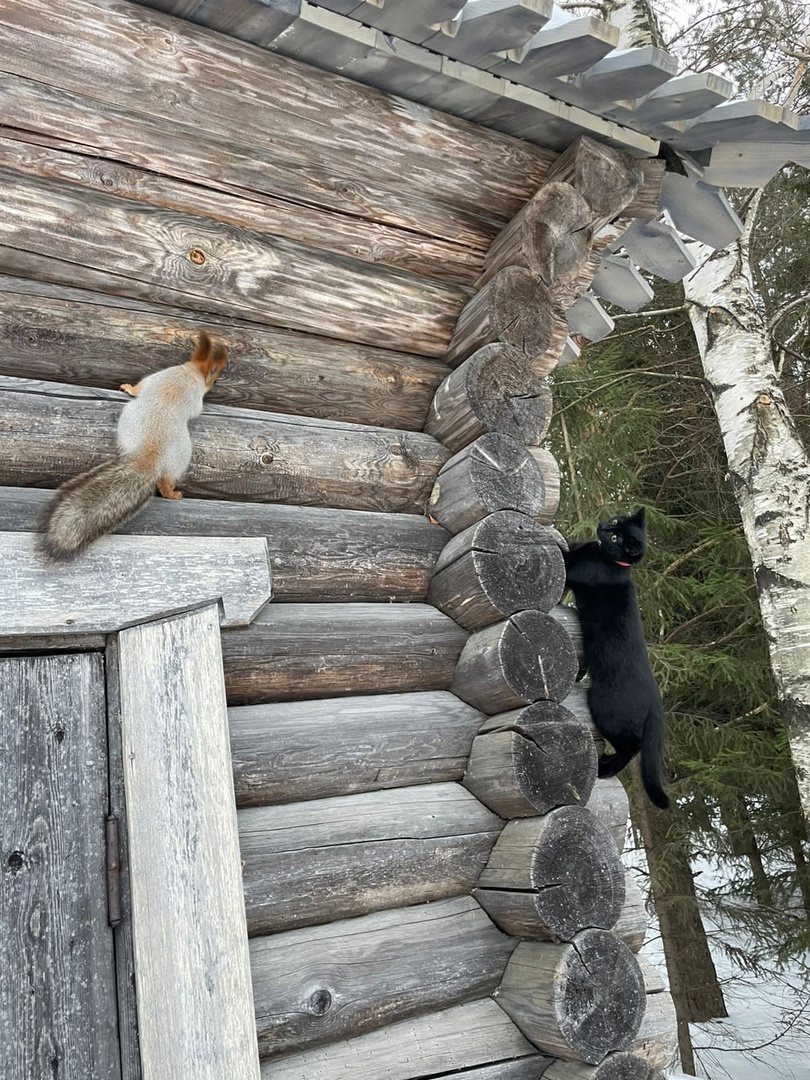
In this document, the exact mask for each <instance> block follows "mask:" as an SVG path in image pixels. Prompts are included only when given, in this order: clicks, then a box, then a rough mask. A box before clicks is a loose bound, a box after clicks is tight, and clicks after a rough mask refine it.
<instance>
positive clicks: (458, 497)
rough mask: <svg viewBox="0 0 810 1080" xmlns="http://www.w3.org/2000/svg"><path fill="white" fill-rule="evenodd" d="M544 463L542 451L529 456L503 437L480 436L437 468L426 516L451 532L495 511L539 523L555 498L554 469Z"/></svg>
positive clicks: (556, 476)
mask: <svg viewBox="0 0 810 1080" xmlns="http://www.w3.org/2000/svg"><path fill="white" fill-rule="evenodd" d="M550 459H551V455H550V454H548V453H544V454H543V455H542V456H540V455H538V456H537V457H535V455H534V454H532V453H531V452H530V450H528V449H527V448H526V447H525V446H521V444H520V443H519V442H518V441H517V440H516V439H513V438H511V437H510V436H509V435H502V434H501V433H500V432H497V431H493V432H490V433H489V434H487V435H482V436H481V437H480V439H476V440H475V442H474V443H471V444H470V445H469V446H466V447H465V448H464V449H463V450H460V451H459V452H458V453H457V454H454V455H453V457H451V458H450V460H449V461H447V462H445V464H444V465H443V466H442V469H441V471H440V472H439V475H438V478H437V480H436V483H435V484H434V486H433V491H432V492H431V495H430V500H429V510H430V515H431V517H432V518H434V519H435V520H436V521H438V522H439V524H440V525H443V526H444V527H445V528H446V529H449V531H450V532H452V533H459V532H461V531H462V530H463V529H467V528H469V526H470V525H474V524H475V523H476V522H477V521H480V519H481V518H483V517H486V516H487V514H492V513H495V511H497V510H518V511H520V512H521V513H523V514H527V515H528V516H529V517H537V518H538V519H544V518H545V517H546V516H547V513H548V511H549V510H550V506H551V504H553V503H554V500H555V498H556V499H559V469H557V467H556V464H553V465H552V461H551V460H550Z"/></svg>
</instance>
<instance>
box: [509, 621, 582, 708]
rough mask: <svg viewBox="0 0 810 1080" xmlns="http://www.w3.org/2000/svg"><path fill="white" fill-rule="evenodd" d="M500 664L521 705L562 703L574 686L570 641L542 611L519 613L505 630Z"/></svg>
mask: <svg viewBox="0 0 810 1080" xmlns="http://www.w3.org/2000/svg"><path fill="white" fill-rule="evenodd" d="M501 664H502V666H503V671H504V675H505V677H506V679H507V682H508V683H509V685H510V687H511V688H512V690H513V692H514V694H515V697H516V698H518V699H519V702H520V703H521V704H525V705H530V704H531V703H532V702H534V701H562V700H563V698H564V697H565V696H566V695H567V694H568V692H569V690H570V689H571V687H572V686H573V684H574V679H575V678H576V674H577V659H576V654H575V652H574V648H573V646H572V644H571V639H570V638H569V637H568V634H566V632H565V630H563V629H562V627H561V626H560V625H559V624H558V623H557V622H556V621H555V620H554V619H553V618H552V617H551V616H550V615H546V614H545V613H544V612H541V611H519V612H518V613H517V614H516V615H513V616H512V617H511V619H510V620H509V623H508V625H507V627H506V629H505V632H504V635H503V638H502V643H501Z"/></svg>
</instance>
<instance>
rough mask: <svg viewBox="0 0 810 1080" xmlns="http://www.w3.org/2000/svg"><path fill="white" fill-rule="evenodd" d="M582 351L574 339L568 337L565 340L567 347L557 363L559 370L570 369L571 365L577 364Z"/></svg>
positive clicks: (565, 346)
mask: <svg viewBox="0 0 810 1080" xmlns="http://www.w3.org/2000/svg"><path fill="white" fill-rule="evenodd" d="M581 351H582V350H581V349H580V347H579V345H578V344H577V343H576V341H574V339H573V338H570V337H567V338H566V339H565V345H564V347H563V351H562V353H561V354H560V359H559V360H558V361H557V367H558V368H565V367H568V365H569V364H576V363H577V361H578V360H579V357H580V353H581Z"/></svg>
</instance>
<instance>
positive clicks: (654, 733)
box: [641, 713, 669, 810]
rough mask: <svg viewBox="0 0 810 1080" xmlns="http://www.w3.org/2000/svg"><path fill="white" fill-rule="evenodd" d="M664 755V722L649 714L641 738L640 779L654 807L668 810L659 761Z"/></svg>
mask: <svg viewBox="0 0 810 1080" xmlns="http://www.w3.org/2000/svg"><path fill="white" fill-rule="evenodd" d="M663 755H664V721H663V718H662V717H661V716H659V715H658V714H657V713H650V714H649V716H648V717H647V719H646V720H645V722H644V733H643V735H642V737H641V779H642V780H643V781H644V787H645V789H646V791H647V794H648V795H649V796H650V798H651V799H652V801H653V802H654V803H655V805H656V806H660V807H661V809H662V810H667V809H669V799H668V797H667V794H666V792H665V791H664V789H663V787H662V786H661V760H662V758H663Z"/></svg>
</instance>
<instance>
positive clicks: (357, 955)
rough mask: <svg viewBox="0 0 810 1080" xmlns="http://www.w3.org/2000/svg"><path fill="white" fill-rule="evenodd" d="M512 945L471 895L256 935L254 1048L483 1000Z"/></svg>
mask: <svg viewBox="0 0 810 1080" xmlns="http://www.w3.org/2000/svg"><path fill="white" fill-rule="evenodd" d="M514 947H515V942H514V941H511V940H510V939H509V938H507V937H506V936H505V935H503V934H501V933H500V932H499V931H498V930H496V929H495V927H494V926H493V925H492V923H491V922H490V921H489V919H488V918H487V917H486V915H485V914H484V913H483V911H482V910H481V908H480V907H479V906H478V904H477V903H476V902H475V900H473V899H472V897H470V896H464V897H457V898H454V899H449V900H440V901H438V902H437V903H435V904H426V905H422V906H418V907H406V908H399V909H397V910H394V911H384V912H377V913H375V914H372V915H365V916H363V917H362V918H357V919H349V920H345V921H337V922H330V923H329V924H328V925H327V926H317V927H309V928H306V929H301V930H291V931H289V932H288V933H285V934H273V935H271V936H270V937H265V938H258V939H254V940H253V942H252V943H251V968H252V972H253V986H254V994H255V1002H256V1026H257V1028H258V1033H259V1052H260V1054H261V1056H262V1057H275V1056H276V1055H278V1054H284V1053H289V1052H290V1051H295V1052H296V1053H300V1052H301V1051H303V1050H305V1049H307V1048H308V1047H310V1046H317V1045H319V1044H322V1043H327V1042H333V1041H335V1040H337V1039H345V1038H347V1037H349V1038H350V1037H356V1036H358V1035H362V1034H363V1033H365V1032H367V1031H371V1030H373V1029H374V1028H378V1027H381V1026H383V1025H384V1024H388V1023H392V1022H394V1021H398V1020H400V1021H401V1020H404V1019H406V1018H407V1017H409V1016H413V1015H414V1014H416V1013H420V1012H428V1011H430V1010H433V1009H442V1008H447V1007H448V1006H452V1005H455V1004H456V1003H458V1002H461V1001H465V1000H469V999H470V998H476V997H481V996H483V995H484V994H487V993H490V992H491V991H493V990H494V989H495V987H496V986H497V985H498V983H499V982H500V980H501V976H502V975H503V972H504V969H505V967H506V963H507V961H508V959H509V956H510V954H511V952H512V950H513V949H514Z"/></svg>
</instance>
